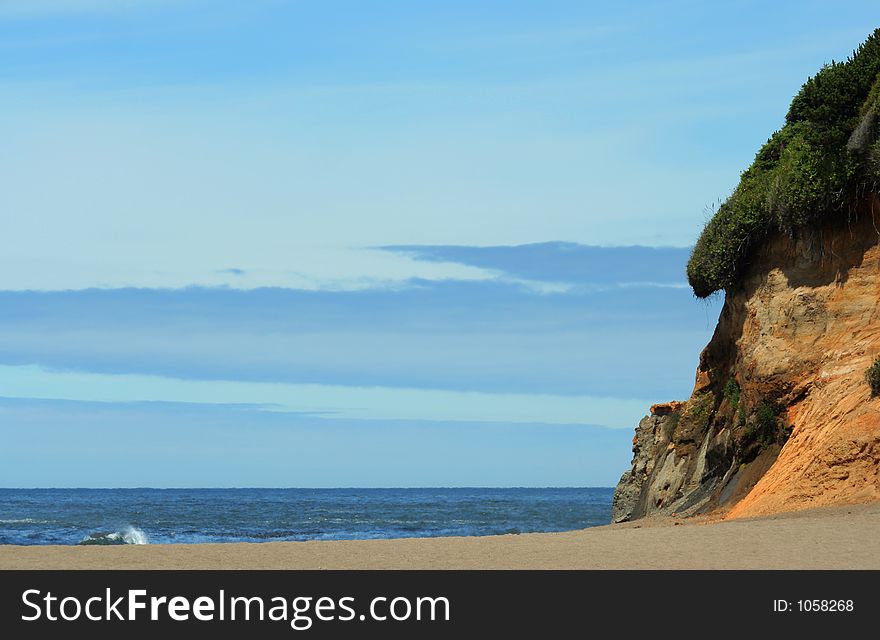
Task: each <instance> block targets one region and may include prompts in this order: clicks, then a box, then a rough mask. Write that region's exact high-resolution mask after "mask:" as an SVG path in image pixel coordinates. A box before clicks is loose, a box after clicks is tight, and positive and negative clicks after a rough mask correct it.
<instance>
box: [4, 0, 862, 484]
mask: <svg viewBox="0 0 880 640" xmlns="http://www.w3.org/2000/svg"><path fill="white" fill-rule="evenodd" d="M874 13H875V9H874V7H873V6H872V5H871V4H869V3H867V2H849V3H845V4H835V5H834V6H831V5H830V4H829V3H823V2H798V3H773V4H772V6H771V5H768V4H767V3H759V2H730V3H724V5H723V6H720V5H718V4H717V3H712V4H710V3H698V2H662V3H659V2H634V3H625V4H620V3H584V2H542V3H534V2H530V3H526V2H458V1H456V0H450V1H447V2H418V3H414V2H370V3H366V2H336V1H333V0H325V1H322V2H313V1H305V0H303V1H296V2H295V1H290V2H284V1H281V0H255V1H253V2H247V3H241V2H227V1H225V0H211V1H207V0H177V1H174V0H141V1H138V0H129V1H123V0H120V1H111V0H27V1H26V0H6V1H4V0H0V139H2V140H3V150H4V152H3V154H0V172H2V175H3V176H4V181H3V182H4V184H3V188H2V189H0V223H2V227H3V230H4V232H3V233H2V234H0V398H2V399H0V415H2V419H0V428H2V429H3V431H4V447H3V449H2V450H0V486H144V485H146V486H377V485H382V486H429V485H445V486H455V485H459V486H461V485H487V486H488V485H494V486H499V485H501V486H512V485H523V486H541V485H577V486H585V485H611V484H613V483H614V482H615V481H616V478H617V476H618V475H619V473H620V472H621V471H622V470H623V469H624V468H625V467H626V465H627V463H628V459H629V455H630V452H629V447H630V430H631V429H632V428H633V426H634V425H635V423H636V422H637V421H638V419H639V418H640V417H641V415H643V414H644V413H645V411H646V410H647V407H648V405H649V404H651V403H652V402H656V401H663V400H670V399H673V398H683V397H686V396H687V395H688V394H689V392H690V388H691V386H692V383H693V373H694V369H695V367H696V363H697V356H698V353H699V350H700V349H701V348H702V346H703V345H704V344H705V343H706V342H707V341H708V339H709V337H710V335H711V331H712V329H713V326H714V321H715V319H716V317H717V313H718V308H719V301H718V300H715V301H712V302H710V303H708V304H705V303H701V302H698V301H696V300H694V299H693V297H692V295H691V294H690V291H689V290H688V289H687V288H686V286H685V279H684V273H683V265H684V263H685V261H686V259H687V255H688V247H689V246H690V245H691V244H692V243H693V241H694V239H695V238H696V236H697V234H698V233H699V230H700V228H701V225H702V223H703V221H704V220H705V219H706V216H707V215H708V213H709V211H710V210H711V207H712V205H713V203H716V202H718V201H719V199H723V198H724V197H725V196H726V195H727V194H728V193H729V192H730V190H731V189H732V188H733V186H734V185H735V184H736V181H737V179H738V176H739V172H740V171H741V170H742V169H743V168H745V167H746V166H747V165H748V164H749V162H750V161H751V158H752V157H753V154H754V152H755V150H756V149H757V148H758V147H759V146H760V144H761V143H762V142H763V141H764V140H765V139H766V138H767V137H768V136H769V135H770V134H771V133H772V132H773V130H774V129H776V128H778V127H779V126H780V125H781V123H782V121H783V116H784V114H785V110H786V107H787V104H788V102H789V100H790V98H791V96H792V95H793V94H794V93H795V92H796V91H797V90H798V88H799V87H800V84H801V83H802V82H803V81H804V80H805V79H806V78H807V77H808V76H809V75H810V74H812V73H814V72H815V71H816V70H817V69H818V68H819V67H820V66H821V65H822V64H823V63H825V62H829V61H830V60H832V59H841V58H843V57H845V56H846V55H848V54H849V53H850V51H851V50H852V49H853V48H854V47H855V46H856V45H857V44H858V42H860V41H861V40H862V39H864V37H866V36H867V35H868V34H869V33H870V32H871V31H872V30H873V28H874V27H875V26H876V25H875V24H873V23H872V22H871V20H872V19H873V17H874Z"/></svg>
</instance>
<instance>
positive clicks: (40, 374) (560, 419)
mask: <svg viewBox="0 0 880 640" xmlns="http://www.w3.org/2000/svg"><path fill="white" fill-rule="evenodd" d="M0 389H3V392H4V394H5V395H6V396H7V397H13V398H30V399H43V400H76V401H88V402H149V401H159V402H182V403H202V404H213V403H216V402H218V401H220V402H222V403H224V404H229V403H232V404H237V403H241V404H246V405H248V406H253V405H261V406H262V407H263V408H264V409H265V410H274V411H294V412H296V413H310V414H324V416H325V417H327V418H356V419H361V420H367V419H368V420H452V421H476V422H503V423H508V424H517V423H523V422H525V423H528V422H544V423H549V424H569V423H574V424H583V423H586V424H598V425H602V426H607V427H614V428H626V429H629V428H631V427H632V425H633V424H634V423H635V422H636V421H637V420H638V418H640V417H641V416H642V415H644V412H645V407H646V406H647V405H648V404H649V402H648V401H647V400H645V399H622V398H602V397H594V396H555V395H548V394H544V395H538V394H526V393H521V394H509V393H508V394H503V393H494V394H493V393H479V392H455V391H442V390H434V389H411V388H388V387H343V386H338V385H317V384H281V383H257V382H231V381H223V380H179V379H173V378H162V377H159V376H143V375H106V374H95V373H79V372H71V371H49V370H46V369H42V368H39V367H33V366H21V367H9V366H4V365H0Z"/></svg>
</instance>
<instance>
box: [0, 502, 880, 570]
mask: <svg viewBox="0 0 880 640" xmlns="http://www.w3.org/2000/svg"><path fill="white" fill-rule="evenodd" d="M878 531H880V503H873V504H869V505H852V506H844V507H833V508H823V509H814V510H809V511H800V512H795V513H785V514H778V515H774V516H770V517H765V518H754V519H738V520H729V521H709V520H701V521H698V520H685V521H679V520H677V519H674V518H666V519H661V520H647V519H646V520H641V521H637V522H632V523H625V524H620V525H609V526H604V527H594V528H591V529H584V530H582V531H571V532H565V533H533V534H522V535H504V536H486V537H459V538H408V539H396V540H355V541H315V542H268V543H262V544H246V543H231V544H192V545H184V544H180V545H143V546H138V545H126V546H118V547H116V546H105V547H95V546H91V547H89V546H86V547H76V546H31V547H24V546H0V569H880V535H878V534H877V532H878Z"/></svg>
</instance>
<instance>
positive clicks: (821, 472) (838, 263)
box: [613, 197, 880, 521]
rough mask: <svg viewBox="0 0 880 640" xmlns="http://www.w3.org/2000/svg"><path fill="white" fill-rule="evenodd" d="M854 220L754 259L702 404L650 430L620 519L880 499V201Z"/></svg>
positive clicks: (638, 449) (655, 411) (711, 352)
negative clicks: (878, 367)
mask: <svg viewBox="0 0 880 640" xmlns="http://www.w3.org/2000/svg"><path fill="white" fill-rule="evenodd" d="M843 215H844V214H841V217H842V216H843ZM851 218H852V219H851V220H849V221H838V222H836V223H826V224H824V225H820V226H816V227H815V228H810V229H803V230H800V231H798V232H797V233H796V234H794V235H793V236H791V237H789V236H777V237H774V238H772V239H770V240H768V241H767V242H765V245H764V246H763V247H762V248H761V249H760V250H759V251H758V252H757V253H756V254H755V255H754V256H753V258H752V261H751V265H750V267H749V268H748V270H747V273H746V276H745V278H744V279H743V282H742V284H741V285H740V286H739V287H738V288H737V290H735V291H730V292H728V294H727V297H726V300H725V303H724V307H723V310H722V312H721V315H720V317H719V320H718V326H717V327H716V330H715V334H714V336H713V337H712V340H711V341H710V343H709V345H708V346H707V347H706V349H705V350H704V351H703V353H702V354H701V356H700V364H699V367H698V369H697V378H696V384H695V386H694V391H693V394H692V395H691V397H690V399H689V400H688V401H687V402H685V403H681V404H678V403H675V404H673V405H655V406H654V407H652V413H651V415H650V416H648V417H646V418H644V419H643V420H642V421H641V423H640V424H639V426H638V428H637V429H636V436H635V438H634V440H633V454H634V455H633V463H632V468H631V469H630V470H629V471H627V472H626V473H624V475H623V477H622V478H621V481H620V483H619V484H618V487H617V490H616V492H615V496H614V506H613V519H614V520H615V521H622V520H628V519H634V518H639V517H643V516H646V515H651V514H653V513H672V512H676V513H678V514H681V515H691V514H694V513H698V512H706V511H711V510H720V511H723V512H724V513H725V514H726V516H727V517H740V516H753V515H762V514H768V513H773V512H778V511H791V510H798V509H804V508H809V507H815V506H822V505H828V504H843V503H856V502H867V501H872V500H880V398H872V397H871V390H870V387H869V386H868V384H867V383H866V381H865V370H866V369H867V368H868V367H869V366H870V365H871V363H872V362H873V361H874V359H875V358H876V357H878V356H880V200H878V199H877V198H876V197H872V198H871V199H869V200H867V201H866V202H865V203H864V206H863V207H861V209H860V211H859V213H858V215H857V216H855V215H854V216H851Z"/></svg>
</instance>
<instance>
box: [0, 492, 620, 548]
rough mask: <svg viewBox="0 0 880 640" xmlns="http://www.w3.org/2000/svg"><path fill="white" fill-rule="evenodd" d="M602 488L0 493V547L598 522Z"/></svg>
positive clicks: (607, 501) (501, 529)
mask: <svg viewBox="0 0 880 640" xmlns="http://www.w3.org/2000/svg"><path fill="white" fill-rule="evenodd" d="M612 493H613V489H611V488H549V489H476V488H475V489H0V544H20V545H41V544H62V545H76V544H150V543H153V544H155V543H172V542H176V543H199V542H269V541H279V540H358V539H371V538H401V537H407V538H411V537H417V538H424V537H434V536H486V535H493V534H504V533H528V532H535V531H568V530H572V529H582V528H585V527H592V526H596V525H602V524H608V523H609V521H610V518H611V495H612Z"/></svg>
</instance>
